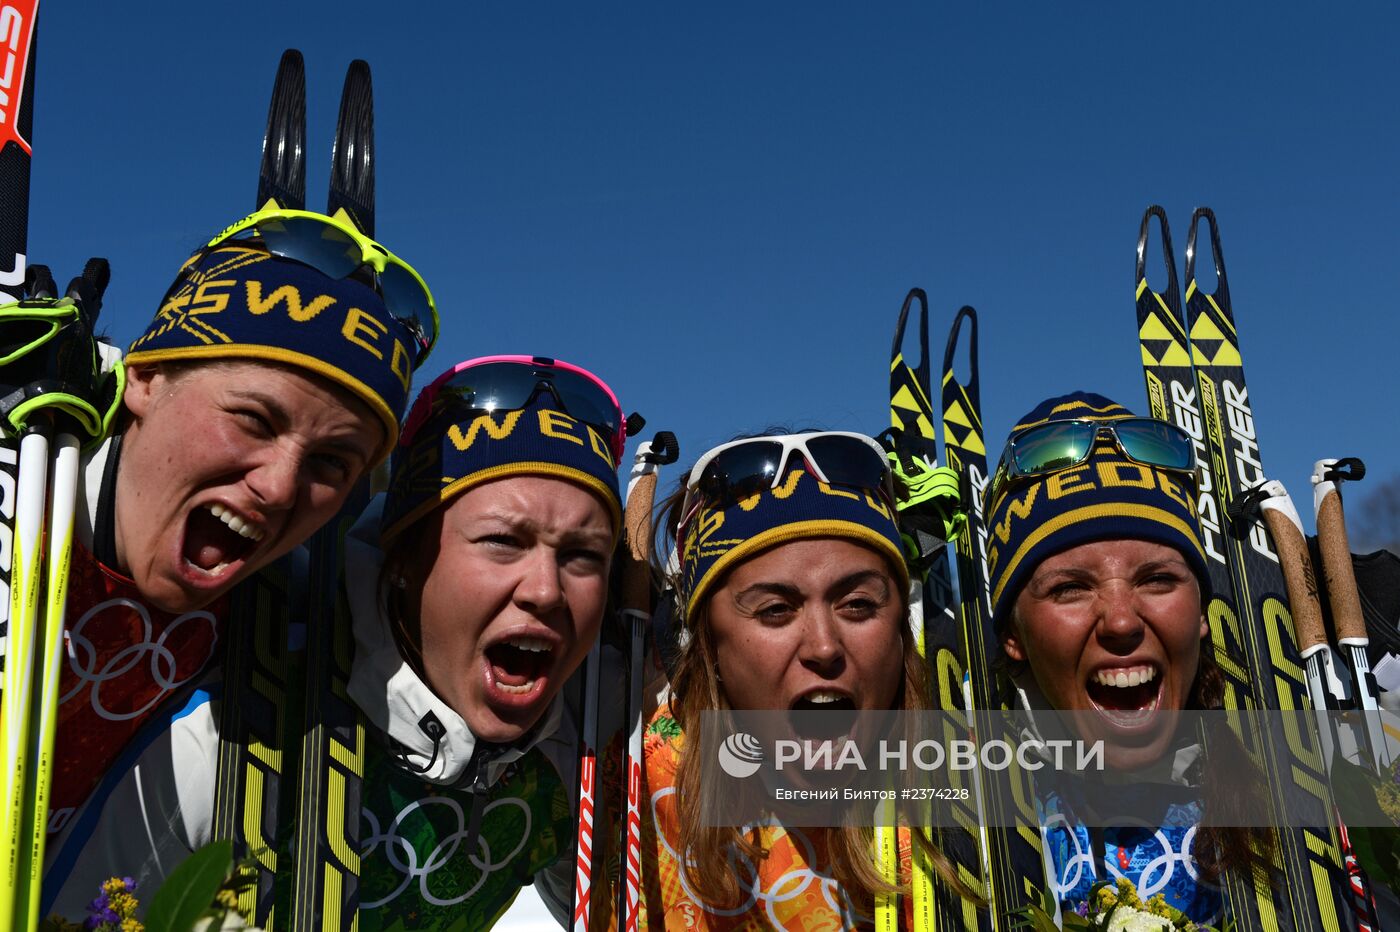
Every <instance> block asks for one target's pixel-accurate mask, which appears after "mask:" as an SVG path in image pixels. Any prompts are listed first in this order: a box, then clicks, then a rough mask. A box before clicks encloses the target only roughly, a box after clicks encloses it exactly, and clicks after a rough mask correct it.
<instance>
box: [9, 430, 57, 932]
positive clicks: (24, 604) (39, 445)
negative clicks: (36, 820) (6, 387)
mask: <svg viewBox="0 0 1400 932" xmlns="http://www.w3.org/2000/svg"><path fill="white" fill-rule="evenodd" d="M49 432H50V425H49V423H48V419H47V418H36V419H35V422H34V423H33V424H31V425H29V427H28V429H27V430H26V431H25V433H24V435H23V437H22V439H21V440H20V446H19V486H18V488H17V489H16V492H15V498H16V504H15V536H14V549H13V563H12V566H11V576H10V623H9V630H8V637H7V639H6V644H5V674H4V681H3V682H4V686H3V692H2V693H0V695H3V697H4V703H3V708H4V716H3V720H0V745H2V746H3V748H4V753H5V759H4V762H3V764H0V766H3V767H4V773H5V779H4V780H3V781H0V786H3V788H4V824H3V837H0V843H2V845H3V846H0V853H3V856H4V858H5V863H4V866H5V876H4V878H3V880H4V882H0V917H3V919H4V921H7V922H9V923H10V925H9V928H12V929H18V930H27V929H28V928H29V927H30V923H29V922H28V919H27V914H28V911H29V901H30V897H29V872H28V870H27V869H26V862H27V859H28V854H27V852H26V851H25V848H26V847H27V846H28V845H29V843H30V837H31V834H32V833H31V831H30V826H27V825H26V824H25V822H24V810H25V805H24V800H25V793H26V790H27V787H28V781H29V780H31V779H32V778H33V776H34V774H33V773H32V769H31V766H30V722H31V718H32V715H31V713H32V709H31V707H30V702H31V700H32V698H33V689H34V645H35V642H36V641H37V634H38V632H37V631H36V627H37V621H38V619H37V615H38V602H39V582H40V578H41V577H40V569H41V567H40V563H41V560H42V550H41V549H40V544H41V542H42V540H43V535H44V499H45V498H46V495H45V493H46V491H47V486H48V465H49Z"/></svg>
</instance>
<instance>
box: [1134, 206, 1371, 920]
mask: <svg viewBox="0 0 1400 932" xmlns="http://www.w3.org/2000/svg"><path fill="white" fill-rule="evenodd" d="M1154 219H1155V220H1156V222H1157V225H1158V228H1159V235H1160V239H1161V247H1162V255H1163V260H1164V262H1165V265H1166V277H1167V281H1166V287H1165V289H1164V290H1163V291H1156V290H1154V289H1153V288H1152V287H1151V286H1150V285H1149V284H1148V281H1147V274H1146V268H1147V242H1148V237H1149V234H1150V232H1151V226H1152V222H1153V220H1154ZM1194 238H1195V224H1194V222H1193V224H1192V244H1193V246H1194ZM1216 257H1217V263H1219V253H1218V251H1217V253H1216ZM1193 260H1194V249H1193V248H1188V251H1187V269H1188V278H1189V277H1190V276H1191V272H1192V271H1193V270H1194V264H1193ZM1135 279H1136V304H1137V322H1138V342H1139V351H1140V354H1141V358H1142V366H1143V375H1144V378H1145V379H1146V382H1147V395H1148V404H1149V407H1150V410H1151V414H1152V416H1153V417H1156V418H1160V419H1162V420H1166V421H1170V422H1172V423H1175V424H1177V425H1178V426H1180V427H1181V428H1182V429H1184V430H1185V431H1186V432H1187V433H1188V434H1189V435H1190V436H1191V438H1192V440H1193V441H1194V443H1195V446H1196V459H1197V466H1198V481H1199V489H1198V498H1197V515H1198V518H1199V520H1200V525H1201V531H1202V538H1203V543H1204V545H1205V551H1206V557H1207V563H1208V564H1209V568H1210V575H1211V587H1212V589H1213V590H1214V591H1213V595H1212V597H1211V600H1210V604H1209V605H1208V607H1207V619H1208V621H1209V624H1210V637H1211V643H1212V647H1213V650H1214V658H1215V660H1216V662H1217V663H1218V664H1219V666H1220V668H1221V671H1222V672H1223V673H1224V677H1225V706H1226V708H1227V709H1228V710H1237V709H1239V710H1255V709H1261V710H1262V709H1270V708H1273V709H1301V708H1305V707H1306V706H1307V698H1306V684H1305V683H1304V681H1303V676H1302V664H1301V661H1300V660H1299V659H1298V652H1297V645H1296V642H1295V639H1294V634H1293V625H1292V619H1291V617H1290V616H1289V614H1288V603H1287V598H1286V596H1285V595H1284V591H1285V590H1284V586H1283V580H1282V575H1281V573H1280V572H1279V571H1278V565H1277V557H1276V556H1275V557H1273V564H1272V565H1273V571H1274V572H1273V575H1272V577H1268V576H1261V577H1259V578H1257V579H1256V578H1254V577H1253V576H1252V575H1251V574H1252V573H1253V572H1255V571H1257V569H1258V566H1257V564H1254V563H1252V562H1249V561H1247V560H1246V559H1245V557H1244V551H1245V549H1246V548H1251V549H1252V548H1253V547H1254V546H1255V545H1256V543H1257V545H1258V546H1262V547H1265V548H1267V549H1269V550H1270V552H1272V548H1271V547H1269V546H1268V543H1267V535H1266V534H1265V533H1264V531H1263V528H1262V526H1261V525H1260V526H1257V528H1251V529H1247V534H1246V536H1245V537H1243V538H1242V537H1241V536H1240V535H1239V534H1238V533H1237V532H1236V531H1235V530H1234V529H1232V527H1231V525H1230V521H1229V519H1228V517H1227V514H1226V508H1227V506H1228V504H1229V502H1230V501H1231V500H1232V498H1233V497H1234V496H1235V495H1238V494H1239V493H1240V492H1241V491H1242V490H1243V488H1244V487H1242V486H1238V485H1236V484H1235V482H1236V479H1235V476H1236V472H1235V469H1234V468H1233V467H1232V466H1231V465H1230V463H1229V460H1230V459H1232V458H1233V457H1234V456H1235V455H1236V454H1239V455H1241V456H1245V457H1248V458H1249V459H1251V460H1253V461H1254V462H1256V463H1257V451H1258V445H1257V440H1256V438H1255V436H1254V428H1253V417H1252V414H1251V413H1250V411H1249V409H1248V399H1247V394H1246V393H1245V390H1244V381H1243V369H1242V367H1241V366H1240V356H1239V350H1238V345H1237V343H1236V342H1235V337H1234V324H1233V321H1232V320H1229V318H1228V313H1226V314H1224V315H1217V316H1214V317H1210V318H1203V317H1202V306H1203V302H1207V301H1209V298H1208V297H1206V296H1204V295H1201V294H1200V293H1199V289H1198V288H1197V287H1196V285H1195V282H1194V281H1192V282H1191V283H1190V285H1189V287H1188V305H1190V307H1188V311H1187V315H1186V316H1183V314H1182V308H1181V293H1180V289H1179V286H1178V282H1177V277H1176V263H1175V255H1174V253H1173V250H1172V243H1171V231H1170V228H1169V226H1168V224H1167V218H1166V212H1165V211H1163V210H1162V208H1161V207H1158V206H1155V205H1154V206H1152V207H1149V208H1148V210H1147V212H1146V213H1145V214H1144V215H1143V219H1142V224H1141V226H1140V228H1139V231H1138V248H1137V263H1136V269H1135ZM1224 282H1225V280H1224V273H1223V265H1221V273H1220V285H1221V290H1222V291H1223V289H1224ZM1218 293H1219V292H1218ZM1226 307H1228V299H1227V301H1226ZM1222 323H1223V324H1224V327H1223V329H1222V326H1221V324H1222ZM1217 333H1218V334H1220V335H1219V336H1215V334H1217ZM1198 341H1199V342H1198ZM1198 379H1199V381H1198ZM1226 382H1228V384H1229V388H1228V392H1229V394H1230V397H1231V398H1232V399H1233V402H1232V404H1233V405H1234V407H1232V408H1231V410H1230V411H1228V412H1227V411H1224V410H1222V403H1223V398H1222V395H1223V394H1224V393H1225V392H1226V391H1227V389H1226V388H1225V383H1226ZM1241 404H1242V405H1243V407H1242V408H1241V407H1240V405H1241ZM1227 419H1229V420H1228V421H1227ZM1231 425H1233V426H1231ZM1246 434H1247V446H1246V445H1244V443H1242V442H1243V441H1245V437H1246ZM1227 436H1229V437H1231V438H1232V440H1235V441H1236V445H1234V446H1233V448H1232V447H1231V446H1228V445H1227V441H1226V439H1225V438H1226V437H1227ZM1232 450H1233V452H1232ZM1256 472H1257V470H1256ZM1262 481H1263V477H1262V475H1259V477H1258V480H1257V481H1256V482H1255V483H1254V484H1256V485H1257V484H1258V482H1262ZM1290 648H1291V654H1290V652H1289V650H1290ZM1294 685H1296V687H1297V688H1296V690H1295V689H1294ZM1250 721H1251V720H1250V718H1249V717H1248V716H1244V717H1241V718H1239V719H1236V722H1237V724H1238V734H1239V738H1240V740H1241V742H1242V743H1243V745H1244V747H1245V750H1246V752H1247V753H1248V754H1249V756H1250V758H1251V759H1252V760H1253V762H1254V764H1255V766H1256V767H1257V768H1258V769H1259V771H1260V772H1261V773H1264V774H1265V775H1266V777H1267V779H1268V780H1269V782H1270V785H1271V788H1272V790H1273V791H1274V793H1273V799H1272V800H1271V805H1272V806H1273V811H1274V812H1275V814H1276V815H1278V814H1281V813H1283V812H1290V813H1298V812H1309V811H1311V809H1310V808H1308V807H1310V806H1318V805H1324V806H1325V803H1324V801H1323V800H1320V799H1319V798H1318V797H1317V796H1316V792H1315V791H1314V790H1309V789H1307V781H1308V780H1311V779H1315V778H1316V775H1317V774H1318V773H1319V771H1318V768H1319V767H1320V765H1321V757H1320V754H1319V753H1317V752H1318V748H1317V745H1316V742H1315V741H1313V742H1312V743H1311V744H1309V745H1307V746H1303V747H1297V748H1285V747H1277V746H1275V745H1274V743H1273V742H1271V741H1270V739H1269V736H1268V735H1267V734H1263V733H1260V732H1257V731H1255V730H1254V729H1253V728H1252V727H1251V725H1250ZM1322 786H1323V783H1322V782H1321V781H1319V782H1317V784H1316V788H1315V789H1316V790H1320V789H1321V787H1322ZM1328 811H1330V810H1329V809H1328V808H1320V809H1319V810H1318V818H1317V820H1316V824H1317V825H1320V826H1327V825H1328V821H1329V820H1328V818H1327V812H1328ZM1293 818H1294V819H1295V820H1296V816H1293ZM1287 821H1288V820H1285V819H1281V818H1280V819H1276V820H1275V824H1284V823H1285V822H1287ZM1279 834H1280V840H1281V842H1282V844H1281V845H1280V848H1279V851H1278V852H1277V856H1276V858H1275V861H1274V863H1273V864H1272V865H1271V866H1270V868H1269V869H1268V870H1265V869H1263V868H1259V869H1256V870H1255V871H1253V872H1251V873H1249V875H1248V876H1246V874H1245V872H1243V871H1232V872H1231V873H1229V874H1227V876H1226V877H1225V879H1224V888H1225V889H1224V896H1225V910H1226V913H1227V917H1228V918H1230V919H1232V920H1233V921H1234V922H1235V924H1236V928H1238V929H1239V930H1241V932H1244V930H1252V929H1259V930H1274V929H1326V930H1336V929H1343V928H1353V927H1354V924H1353V923H1352V922H1351V921H1350V920H1348V919H1347V918H1346V914H1347V912H1348V908H1347V907H1346V906H1345V905H1344V904H1343V898H1342V887H1341V885H1340V879H1341V878H1343V874H1342V870H1341V861H1340V858H1339V857H1338V855H1337V848H1336V842H1335V838H1334V837H1333V834H1334V833H1332V832H1331V830H1330V829H1327V828H1323V829H1319V830H1316V831H1314V830H1299V829H1280V832H1279Z"/></svg>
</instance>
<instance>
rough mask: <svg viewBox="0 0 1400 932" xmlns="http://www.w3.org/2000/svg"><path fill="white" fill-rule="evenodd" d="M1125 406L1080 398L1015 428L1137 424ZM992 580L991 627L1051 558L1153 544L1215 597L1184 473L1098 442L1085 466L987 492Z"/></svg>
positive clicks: (1054, 403)
mask: <svg viewBox="0 0 1400 932" xmlns="http://www.w3.org/2000/svg"><path fill="white" fill-rule="evenodd" d="M1133 416H1134V415H1133V413H1132V412H1131V411H1129V410H1128V409H1127V408H1124V407H1123V406H1122V405H1120V404H1117V403H1116V402H1114V401H1110V400H1109V399H1107V398H1105V397H1103V396H1102V395H1094V394H1090V393H1088V392H1074V393H1072V394H1069V395H1063V396H1061V397H1058V398H1051V399H1049V400H1048V401H1044V402H1042V403H1041V404H1039V405H1037V406H1036V407H1035V409H1034V410H1032V411H1031V412H1030V413H1029V414H1027V415H1026V416H1025V417H1023V418H1021V420H1020V422H1019V423H1018V424H1017V425H1016V426H1015V427H1014V428H1013V429H1012V431H1011V437H1013V438H1014V437H1015V436H1016V435H1017V434H1018V433H1020V432H1021V431H1024V430H1026V429H1028V428H1031V427H1035V426H1038V425H1040V424H1045V423H1048V422H1051V421H1067V420H1091V421H1106V422H1107V421H1113V420H1117V419H1121V418H1128V417H1133ZM988 494H995V496H996V497H995V498H994V499H993V500H991V501H989V502H987V507H986V515H987V574H988V580H989V583H990V586H991V603H992V623H993V626H994V627H995V628H996V629H997V630H1003V626H1004V625H1005V624H1006V623H1007V621H1008V620H1009V618H1010V614H1011V608H1012V606H1013V605H1014V604H1015V602H1016V597H1017V596H1018V595H1019V594H1020V591H1021V587H1022V586H1024V585H1025V583H1026V581H1027V580H1028V579H1030V577H1031V574H1032V573H1034V572H1035V568H1036V567H1037V566H1039V565H1040V564H1041V562H1043V561H1044V560H1045V559H1046V558H1047V557H1050V556H1053V555H1054V554H1057V553H1060V552H1062V551H1065V550H1069V549H1070V548H1072V547H1077V546H1079V545H1080V544H1087V543H1092V542H1094V541H1100V540H1114V539H1124V540H1147V541H1153V542H1155V543H1159V544H1165V545H1166V546H1168V547H1173V548H1175V549H1176V550H1178V551H1180V552H1181V555H1182V556H1183V557H1184V558H1185V560H1186V563H1187V565H1188V566H1190V567H1191V571H1192V572H1193V573H1195V575H1196V579H1197V580H1198V581H1199V582H1200V586H1201V597H1202V599H1203V600H1204V599H1206V598H1208V597H1209V595H1210V572H1209V570H1208V568H1207V566H1206V557H1205V548H1204V546H1203V545H1202V543H1201V532H1200V526H1199V524H1198V523H1197V519H1196V501H1195V494H1194V489H1193V488H1192V487H1191V484H1190V482H1189V481H1188V480H1187V479H1186V477H1185V476H1183V475H1182V474H1181V473H1178V472H1174V471H1172V470H1167V469H1160V468H1157V467H1153V466H1147V465H1143V464H1141V463H1135V462H1132V461H1131V460H1129V459H1127V458H1126V457H1125V456H1124V455H1123V452H1122V451H1121V450H1120V449H1119V448H1118V446H1117V445H1116V444H1115V443H1113V442H1112V441H1110V440H1107V439H1106V438H1103V437H1100V438H1099V439H1097V440H1096V441H1095V444H1094V447H1093V449H1092V450H1091V452H1090V454H1089V459H1088V460H1086V461H1085V462H1083V463H1081V464H1079V465H1077V466H1072V467H1069V468H1067V469H1062V470H1059V471H1057V472H1054V473H1051V474H1049V475H1044V476H1034V477H1028V478H1018V479H1013V480H1011V481H1010V482H1007V483H1004V484H1002V485H998V483H996V482H993V483H992V484H991V485H989V486H988Z"/></svg>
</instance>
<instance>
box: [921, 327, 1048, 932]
mask: <svg viewBox="0 0 1400 932" xmlns="http://www.w3.org/2000/svg"><path fill="white" fill-rule="evenodd" d="M964 323H965V324H966V325H967V330H966V331H965V332H966V334H967V366H968V369H967V381H965V382H964V381H961V380H960V379H959V378H958V375H957V367H956V357H957V354H958V348H959V345H960V342H959V341H960V338H961V336H962V334H963V333H964V331H963V325H964ZM942 394H943V399H942V401H943V450H944V453H945V454H946V456H947V458H948V465H949V466H951V467H952V468H953V469H955V470H957V472H958V480H959V486H960V487H961V490H962V496H963V513H964V515H965V521H966V523H965V525H964V527H963V529H962V533H961V534H960V535H959V536H958V539H957V565H958V590H959V595H960V599H959V601H958V608H959V620H960V626H961V629H962V636H963V638H964V640H965V643H966V645H967V652H968V658H969V660H968V668H967V677H966V678H965V682H966V687H965V689H966V692H967V695H968V698H969V700H970V706H971V711H972V712H973V713H974V718H975V720H976V723H977V726H978V735H977V736H978V740H980V741H984V742H985V741H988V740H992V739H994V738H1005V737H1009V736H1004V735H1001V734H994V733H993V731H992V730H993V729H1001V728H1004V723H1005V722H1006V717H1005V716H1003V715H1002V714H1001V713H1002V712H1003V711H1004V710H1006V709H1009V708H1010V707H1011V705H1010V704H1011V701H1012V696H1013V695H1014V693H1013V691H1012V689H1011V684H1010V683H1009V682H1008V681H1006V678H1005V677H1004V676H1002V675H998V674H997V672H996V671H997V669H998V667H997V666H996V665H995V663H994V661H995V659H996V657H997V656H998V654H999V652H1000V647H999V646H998V643H997V639H996V634H995V632H994V631H993V630H992V612H991V596H990V589H989V588H988V584H987V579H988V575H987V529H986V524H985V523H984V514H983V506H984V502H983V495H984V493H985V492H986V489H987V481H988V479H989V475H988V472H987V444H986V435H985V433H984V431H983V428H982V401H981V388H980V379H979V376H978V354H977V312H976V311H975V310H973V309H972V308H970V307H963V308H962V309H961V310H959V311H958V316H957V317H956V318H954V320H953V327H952V329H951V330H950V331H949V333H948V344H947V347H946V349H945V350H944V354H943V393H942ZM960 686H961V684H960ZM979 712H980V713H990V714H984V715H976V713H979ZM978 778H979V781H980V783H981V786H980V805H981V807H982V810H983V813H982V814H983V819H982V823H981V824H982V825H983V826H984V829H983V844H984V846H985V852H986V854H985V857H986V861H987V864H988V874H989V878H988V879H989V881H990V883H989V887H990V890H989V891H988V894H989V900H990V902H991V907H992V908H991V912H992V915H993V918H994V921H995V923H996V927H997V928H999V929H1002V928H1008V927H1009V924H1010V914H1012V913H1014V912H1016V911H1018V910H1021V909H1023V908H1025V907H1027V906H1038V907H1042V908H1045V907H1046V906H1047V905H1048V904H1049V900H1048V898H1047V892H1046V884H1045V861H1044V857H1043V853H1042V851H1043V845H1042V839H1041V833H1040V824H1039V820H1038V818H1037V815H1036V809H1035V796H1034V793H1033V792H1032V788H1031V782H1030V779H1029V775H1028V774H1027V773H1025V772H1024V771H1022V770H1021V769H1020V768H1019V767H1017V766H1015V765H1014V762H1013V765H1012V766H1011V767H1009V768H1008V769H1006V770H1004V771H998V772H992V771H989V770H987V769H986V768H979V770H978ZM988 826H989V827H988ZM1012 826H1015V827H1014V828H1013V827H1012Z"/></svg>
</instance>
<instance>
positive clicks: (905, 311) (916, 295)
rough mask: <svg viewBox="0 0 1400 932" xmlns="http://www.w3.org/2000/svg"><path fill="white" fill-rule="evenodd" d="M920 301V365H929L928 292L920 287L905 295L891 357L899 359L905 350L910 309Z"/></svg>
mask: <svg viewBox="0 0 1400 932" xmlns="http://www.w3.org/2000/svg"><path fill="white" fill-rule="evenodd" d="M915 301H918V302H919V346H920V350H919V365H918V366H915V367H911V368H916V369H917V368H922V367H924V366H926V365H928V292H926V291H924V289H922V288H919V287H917V286H916V287H914V288H910V289H909V293H908V294H907V295H905V296H904V304H903V305H902V306H901V307H900V309H899V322H898V323H897V324H895V328H894V344H893V345H892V346H891V347H890V359H892V360H893V359H898V358H899V357H900V355H901V354H902V353H903V351H904V328H905V327H906V326H908V324H909V309H910V308H911V307H913V306H914V302H915Z"/></svg>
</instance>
